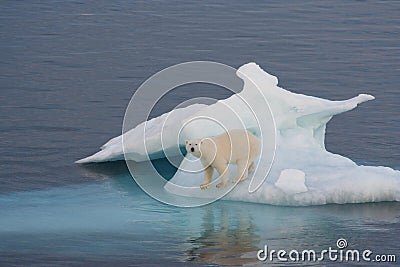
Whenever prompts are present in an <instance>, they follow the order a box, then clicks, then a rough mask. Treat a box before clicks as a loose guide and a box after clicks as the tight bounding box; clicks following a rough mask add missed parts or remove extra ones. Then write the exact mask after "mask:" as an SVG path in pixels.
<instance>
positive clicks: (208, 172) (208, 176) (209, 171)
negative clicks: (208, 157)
mask: <svg viewBox="0 0 400 267" xmlns="http://www.w3.org/2000/svg"><path fill="white" fill-rule="evenodd" d="M213 173H214V168H213V167H211V166H208V167H207V168H205V170H204V182H203V183H202V184H201V185H200V188H201V189H207V188H208V187H209V186H210V184H211V181H212V176H213Z"/></svg>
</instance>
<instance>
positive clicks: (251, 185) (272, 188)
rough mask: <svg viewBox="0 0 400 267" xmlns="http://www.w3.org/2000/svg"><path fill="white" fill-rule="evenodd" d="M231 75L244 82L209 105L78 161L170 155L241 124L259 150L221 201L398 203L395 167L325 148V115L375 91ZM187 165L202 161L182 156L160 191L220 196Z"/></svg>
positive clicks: (148, 125) (250, 73)
mask: <svg viewBox="0 0 400 267" xmlns="http://www.w3.org/2000/svg"><path fill="white" fill-rule="evenodd" d="M236 74H237V76H238V77H240V78H241V79H242V80H243V81H244V86H243V90H242V91H241V92H239V93H237V94H235V95H233V96H231V97H229V98H227V99H224V100H219V101H217V102H216V103H214V104H211V105H204V104H194V105H191V106H188V107H185V108H180V109H175V110H173V111H171V112H169V113H166V114H164V115H162V116H160V117H157V118H155V119H152V120H150V121H147V122H143V123H142V124H140V125H138V126H137V127H136V128H134V129H132V130H130V131H128V132H126V133H124V134H123V135H121V136H118V137H116V138H113V139H111V140H110V141H109V142H107V143H106V144H105V145H104V146H102V148H101V151H99V152H98V153H96V154H94V155H92V156H89V157H87V158H84V159H81V160H79V161H77V163H88V162H103V161H113V160H120V159H124V151H125V158H126V159H129V160H134V161H146V160H148V159H149V158H150V159H154V158H160V157H164V156H165V155H169V156H174V155H175V156H176V155H178V154H179V153H180V152H179V149H176V148H177V147H179V146H184V140H185V139H196V138H202V137H206V136H215V135H218V134H221V133H222V132H223V131H226V130H230V129H235V128H246V129H248V130H249V131H251V132H253V133H254V134H255V135H256V136H258V137H259V138H260V139H261V140H262V143H263V147H262V153H261V155H260V158H259V159H258V163H257V167H256V170H255V171H254V173H252V174H250V175H249V176H252V179H247V180H246V181H243V182H241V183H239V184H238V185H237V186H235V187H234V188H233V189H232V190H231V191H230V192H229V193H228V194H226V195H225V196H224V199H227V200H236V201H247V202H257V203H266V204H274V205H295V206H304V205H321V204H328V203H362V202H378V201H400V171H398V170H394V169H391V168H389V167H382V166H361V165H357V164H356V163H355V162H353V161H352V160H350V159H348V158H346V157H344V156H341V155H338V154H334V153H331V152H329V151H327V150H326V148H325V130H326V124H327V123H328V122H329V120H330V119H331V118H332V117H333V116H334V115H337V114H340V113H343V112H346V111H350V110H352V109H354V108H356V107H357V106H358V105H359V104H361V103H363V102H366V101H369V100H373V99H374V97H373V96H371V95H368V94H360V95H358V96H356V97H353V98H351V99H347V100H343V101H330V100H327V99H322V98H317V97H313V96H307V95H302V94H296V93H293V92H290V91H288V90H285V89H283V88H281V87H279V86H278V79H277V77H275V76H273V75H271V74H269V73H267V72H265V71H264V70H262V69H261V68H260V67H259V66H258V65H257V64H255V63H248V64H245V65H243V66H241V67H240V68H239V69H238V70H237V72H236ZM196 118H213V120H196ZM215 121H217V122H221V124H222V126H221V125H218V123H216V122H215ZM260 129H262V130H260ZM144 130H146V134H144ZM161 132H162V134H161ZM178 133H179V134H180V136H179V138H177V137H176V135H177V134H178ZM163 136H164V137H163ZM122 139H123V140H124V147H125V148H124V147H123V145H122ZM141 140H143V141H141ZM177 140H178V144H177ZM193 168H194V169H201V163H200V162H199V161H197V162H196V161H193V160H190V155H187V156H186V157H185V159H184V160H182V161H181V162H180V166H179V169H178V171H177V172H176V174H175V175H174V176H173V177H172V179H170V180H169V181H168V182H166V183H165V186H164V189H165V190H166V191H167V192H169V193H172V194H175V195H178V196H187V197H198V198H218V196H219V195H220V193H219V192H218V190H216V189H215V188H213V189H209V190H205V191H204V190H200V188H199V185H200V183H201V181H202V180H203V175H204V174H203V173H202V172H188V171H187V170H188V169H193ZM229 168H232V171H231V173H234V172H235V168H233V167H232V166H230V167H229ZM266 174H268V175H266ZM214 175H215V177H214V180H216V179H217V174H214ZM264 178H266V179H264ZM216 182H217V181H216ZM188 188H190V190H188Z"/></svg>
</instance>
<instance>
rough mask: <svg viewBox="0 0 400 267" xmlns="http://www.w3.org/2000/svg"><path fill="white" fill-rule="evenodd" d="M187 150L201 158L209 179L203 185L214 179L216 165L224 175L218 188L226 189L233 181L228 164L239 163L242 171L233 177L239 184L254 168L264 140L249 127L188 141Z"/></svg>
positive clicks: (201, 186) (221, 174)
mask: <svg viewBox="0 0 400 267" xmlns="http://www.w3.org/2000/svg"><path fill="white" fill-rule="evenodd" d="M185 146H186V151H187V152H188V153H191V154H192V155H193V156H195V157H197V158H200V161H201V163H202V165H203V167H204V172H205V178H204V182H203V183H202V184H201V185H200V188H201V189H207V188H208V187H209V186H210V184H211V181H212V176H213V172H214V168H215V169H216V170H217V172H218V173H219V175H220V177H221V182H220V183H219V184H217V188H224V187H225V186H226V184H227V183H228V180H229V170H228V164H230V163H233V164H236V165H237V169H238V174H237V176H236V177H235V178H234V179H233V180H232V182H233V183H237V182H240V181H243V180H245V179H247V176H248V173H249V172H250V171H252V170H253V169H254V160H255V158H256V157H257V156H258V155H259V154H260V150H261V148H260V141H259V140H258V139H257V137H255V136H254V135H253V134H252V133H250V132H248V131H247V130H241V129H236V130H231V131H228V132H226V133H224V134H221V135H219V136H216V137H207V138H202V139H195V140H186V141H185Z"/></svg>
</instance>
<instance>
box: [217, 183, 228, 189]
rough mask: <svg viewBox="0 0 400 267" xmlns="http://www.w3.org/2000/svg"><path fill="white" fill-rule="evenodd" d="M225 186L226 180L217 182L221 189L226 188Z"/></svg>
mask: <svg viewBox="0 0 400 267" xmlns="http://www.w3.org/2000/svg"><path fill="white" fill-rule="evenodd" d="M225 186H226V183H224V182H220V183H219V184H217V188H220V189H223V188H225Z"/></svg>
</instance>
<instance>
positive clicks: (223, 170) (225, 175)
mask: <svg viewBox="0 0 400 267" xmlns="http://www.w3.org/2000/svg"><path fill="white" fill-rule="evenodd" d="M215 168H216V169H217V171H218V173H219V176H220V177H221V182H220V183H219V184H217V188H224V187H225V186H226V184H227V183H228V180H229V169H228V164H226V163H221V164H216V166H215Z"/></svg>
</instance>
